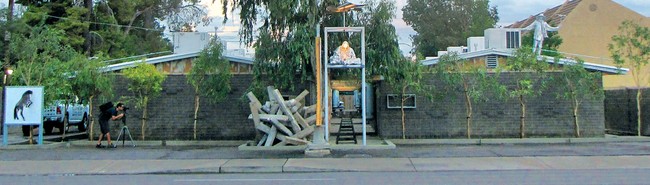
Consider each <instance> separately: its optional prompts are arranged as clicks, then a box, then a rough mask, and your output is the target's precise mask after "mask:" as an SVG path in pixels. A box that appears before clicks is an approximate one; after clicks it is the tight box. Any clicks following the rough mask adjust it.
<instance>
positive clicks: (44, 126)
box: [43, 122, 54, 134]
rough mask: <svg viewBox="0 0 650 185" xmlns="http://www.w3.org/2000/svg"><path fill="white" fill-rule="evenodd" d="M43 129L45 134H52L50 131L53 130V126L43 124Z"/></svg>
mask: <svg viewBox="0 0 650 185" xmlns="http://www.w3.org/2000/svg"><path fill="white" fill-rule="evenodd" d="M43 129H45V130H43V132H44V133H45V134H52V129H54V125H52V123H49V122H48V123H43Z"/></svg>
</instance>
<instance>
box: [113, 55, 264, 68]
mask: <svg viewBox="0 0 650 185" xmlns="http://www.w3.org/2000/svg"><path fill="white" fill-rule="evenodd" d="M200 53H201V52H200V51H197V52H190V53H180V54H171V55H165V56H159V57H154V58H147V59H145V61H146V62H147V64H158V63H164V62H170V61H176V60H183V59H188V58H196V57H198V56H199V54H200ZM223 57H224V58H225V59H226V60H228V61H230V62H237V63H242V64H250V65H252V64H253V59H252V58H248V57H243V56H235V55H229V54H224V55H223ZM138 62H142V60H134V61H130V62H123V63H119V64H113V65H108V66H106V67H104V68H103V69H102V71H103V72H109V71H117V70H122V69H125V68H130V67H135V65H136V64H137V63H138Z"/></svg>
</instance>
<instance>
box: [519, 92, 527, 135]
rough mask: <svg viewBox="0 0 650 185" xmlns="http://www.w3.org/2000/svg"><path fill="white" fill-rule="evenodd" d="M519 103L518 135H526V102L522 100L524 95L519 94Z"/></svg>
mask: <svg viewBox="0 0 650 185" xmlns="http://www.w3.org/2000/svg"><path fill="white" fill-rule="evenodd" d="M519 104H520V105H521V118H520V119H521V125H519V137H520V138H522V139H523V138H525V137H526V103H525V102H524V95H519Z"/></svg>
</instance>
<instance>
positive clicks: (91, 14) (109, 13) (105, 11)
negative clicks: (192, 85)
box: [18, 0, 211, 58]
mask: <svg viewBox="0 0 650 185" xmlns="http://www.w3.org/2000/svg"><path fill="white" fill-rule="evenodd" d="M18 3H20V4H22V5H24V6H27V7H28V8H27V11H26V12H25V13H24V15H23V17H22V19H24V20H25V21H27V22H28V23H29V24H30V25H36V24H38V23H39V22H40V20H42V19H45V20H46V24H47V25H50V26H52V27H55V28H57V29H61V30H65V33H66V34H67V37H65V38H62V39H63V42H64V43H65V44H67V45H70V46H71V47H73V48H74V49H75V50H76V51H77V52H80V53H85V54H87V56H92V55H94V54H95V53H97V52H102V53H104V54H107V55H108V56H110V57H112V58H120V57H126V56H133V55H139V54H147V53H153V52H158V51H168V50H171V46H170V44H169V40H168V39H166V38H164V35H163V31H164V29H165V26H164V25H162V24H161V22H162V21H165V22H166V25H167V26H168V27H169V28H170V30H171V31H178V30H179V29H180V27H181V26H182V25H185V24H201V23H203V24H208V23H209V22H210V21H211V19H210V18H208V17H207V16H206V15H207V9H206V8H205V7H204V6H202V5H199V4H198V3H199V0H148V1H131V0H111V1H108V0H97V1H91V0H83V1H79V0H18Z"/></svg>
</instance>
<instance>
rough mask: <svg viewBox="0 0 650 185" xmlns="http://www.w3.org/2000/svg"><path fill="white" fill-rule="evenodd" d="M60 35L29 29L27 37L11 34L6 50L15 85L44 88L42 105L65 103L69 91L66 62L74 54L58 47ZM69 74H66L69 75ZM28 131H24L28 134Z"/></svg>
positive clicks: (40, 29) (70, 89) (43, 27)
mask: <svg viewBox="0 0 650 185" xmlns="http://www.w3.org/2000/svg"><path fill="white" fill-rule="evenodd" d="M63 35H64V34H63V33H62V31H60V30H56V29H50V28H48V27H46V26H42V25H40V26H36V27H29V32H28V33H27V34H26V35H23V34H14V35H13V37H12V41H11V42H10V45H9V49H10V51H11V53H12V54H14V55H13V56H14V57H15V58H14V59H15V66H14V68H15V70H14V74H13V75H12V83H13V84H14V85H24V86H43V87H44V99H45V101H44V102H45V104H46V105H47V104H51V103H53V102H54V100H57V99H62V98H63V99H67V98H69V95H70V94H71V91H72V87H71V85H70V83H69V80H68V76H67V75H66V72H69V71H70V65H69V63H68V62H67V61H69V60H70V59H71V58H72V57H73V56H74V55H75V54H76V53H75V52H74V51H73V50H72V49H71V48H69V47H67V46H65V45H63V44H62V43H61V37H63ZM68 74H69V73H68ZM30 130H31V129H30V128H23V131H24V132H29V134H30V141H31V131H30Z"/></svg>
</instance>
